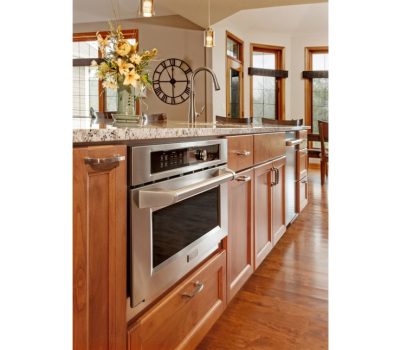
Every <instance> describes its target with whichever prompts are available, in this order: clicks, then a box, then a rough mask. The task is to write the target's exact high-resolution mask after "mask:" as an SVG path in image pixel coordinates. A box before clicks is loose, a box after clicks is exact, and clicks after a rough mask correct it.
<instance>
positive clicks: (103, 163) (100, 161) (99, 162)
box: [84, 154, 125, 167]
mask: <svg viewBox="0 0 400 350" xmlns="http://www.w3.org/2000/svg"><path fill="white" fill-rule="evenodd" d="M123 160H125V156H120V155H119V154H116V155H114V156H113V157H110V158H89V157H86V158H84V161H85V164H88V165H90V166H92V167H96V166H99V167H113V166H117V165H118V164H119V162H121V161H123Z"/></svg>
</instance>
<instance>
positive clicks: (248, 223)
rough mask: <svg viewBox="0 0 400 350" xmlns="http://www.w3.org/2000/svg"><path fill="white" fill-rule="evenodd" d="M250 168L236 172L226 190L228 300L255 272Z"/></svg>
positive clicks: (251, 176) (252, 179) (252, 176)
mask: <svg viewBox="0 0 400 350" xmlns="http://www.w3.org/2000/svg"><path fill="white" fill-rule="evenodd" d="M253 184H254V174H253V169H250V170H247V171H243V172H240V173H238V174H237V176H236V179H235V181H231V182H230V183H229V190H228V201H229V210H228V218H229V224H228V237H227V239H226V247H227V299H228V302H229V301H230V300H231V299H232V298H233V297H234V295H235V294H236V293H237V292H238V291H239V289H240V288H241V287H242V286H243V284H244V283H245V282H246V281H247V279H248V278H249V277H250V276H251V274H252V273H253V271H254V261H253Z"/></svg>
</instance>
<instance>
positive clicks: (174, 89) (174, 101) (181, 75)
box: [153, 58, 192, 105]
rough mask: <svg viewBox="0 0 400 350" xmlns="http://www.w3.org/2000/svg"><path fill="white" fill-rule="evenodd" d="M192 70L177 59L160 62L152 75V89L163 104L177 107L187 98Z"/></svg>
mask: <svg viewBox="0 0 400 350" xmlns="http://www.w3.org/2000/svg"><path fill="white" fill-rule="evenodd" d="M191 72H192V69H191V68H190V67H189V65H188V64H187V63H186V62H185V61H182V60H180V59H179V58H168V59H166V60H164V61H162V62H161V63H160V64H159V65H158V66H157V67H156V69H155V70H154V73H153V88H154V92H155V93H156V95H157V97H158V98H159V99H160V100H161V101H163V102H164V103H168V104H170V105H178V104H180V103H182V102H185V101H186V100H187V99H188V98H189V94H190V87H189V73H191Z"/></svg>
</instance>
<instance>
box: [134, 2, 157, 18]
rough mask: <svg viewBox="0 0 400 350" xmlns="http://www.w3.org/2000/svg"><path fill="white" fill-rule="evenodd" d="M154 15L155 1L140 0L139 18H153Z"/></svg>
mask: <svg viewBox="0 0 400 350" xmlns="http://www.w3.org/2000/svg"><path fill="white" fill-rule="evenodd" d="M154 15H155V13H154V0H140V1H139V9H138V16H139V17H153V16H154Z"/></svg>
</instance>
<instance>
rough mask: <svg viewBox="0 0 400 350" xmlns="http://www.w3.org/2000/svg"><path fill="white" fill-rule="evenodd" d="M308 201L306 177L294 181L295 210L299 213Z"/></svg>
mask: <svg viewBox="0 0 400 350" xmlns="http://www.w3.org/2000/svg"><path fill="white" fill-rule="evenodd" d="M307 203H308V178H307V177H304V178H303V179H301V180H299V181H296V212H297V213H301V212H302V211H303V209H304V208H305V207H306V205H307Z"/></svg>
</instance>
